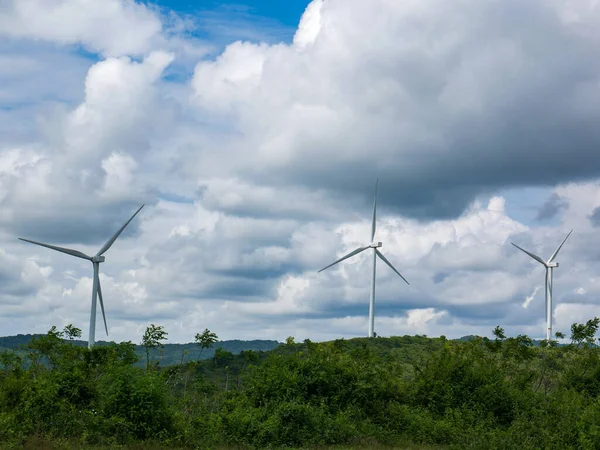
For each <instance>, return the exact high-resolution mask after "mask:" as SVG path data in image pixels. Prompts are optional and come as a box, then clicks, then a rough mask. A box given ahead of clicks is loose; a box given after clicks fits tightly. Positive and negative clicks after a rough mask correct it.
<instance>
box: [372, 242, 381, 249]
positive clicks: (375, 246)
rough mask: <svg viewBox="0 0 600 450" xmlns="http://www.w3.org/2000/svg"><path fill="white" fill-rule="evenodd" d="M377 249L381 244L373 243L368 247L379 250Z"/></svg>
mask: <svg viewBox="0 0 600 450" xmlns="http://www.w3.org/2000/svg"><path fill="white" fill-rule="evenodd" d="M379 247H383V243H381V242H373V243H372V244H371V245H369V248H379Z"/></svg>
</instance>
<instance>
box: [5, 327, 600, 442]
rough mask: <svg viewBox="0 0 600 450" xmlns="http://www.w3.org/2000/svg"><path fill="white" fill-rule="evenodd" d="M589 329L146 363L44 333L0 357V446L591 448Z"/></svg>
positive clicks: (121, 350)
mask: <svg viewBox="0 0 600 450" xmlns="http://www.w3.org/2000/svg"><path fill="white" fill-rule="evenodd" d="M599 324H600V321H599V320H596V319H594V320H592V321H588V322H587V323H586V324H580V325H579V324H574V326H573V327H572V335H571V338H572V343H571V344H569V345H566V346H558V345H557V343H556V342H554V341H551V342H542V344H543V345H541V346H534V345H533V342H532V341H531V339H529V338H528V337H527V336H517V337H515V338H506V337H505V336H504V331H503V330H502V329H501V328H499V327H498V328H497V329H496V330H494V334H495V336H496V338H495V339H494V340H488V339H476V338H475V339H472V340H470V341H466V342H459V341H449V340H446V339H445V338H442V339H428V338H426V337H422V336H417V337H409V336H404V337H394V338H389V339H383V338H377V339H353V340H349V341H345V340H338V341H334V342H329V343H321V344H315V343H313V342H310V341H308V340H307V341H305V342H304V343H300V344H297V343H295V342H294V340H293V339H288V340H287V342H286V344H285V345H282V346H281V347H279V348H277V349H275V350H273V351H272V352H270V353H269V354H268V355H263V354H261V355H259V354H257V353H255V352H243V353H242V354H240V355H233V354H230V353H228V352H222V351H221V352H219V353H218V354H217V357H216V358H213V359H211V360H206V361H197V362H196V361H195V362H191V361H190V362H187V363H185V364H182V365H177V366H171V367H166V368H158V367H156V365H155V364H147V366H148V368H147V369H142V368H140V367H137V366H136V363H137V361H138V358H137V356H136V353H135V346H133V344H131V343H130V342H129V343H121V344H112V345H107V346H98V347H94V348H93V349H92V350H89V349H87V348H85V347H84V346H78V345H74V344H73V343H72V342H71V341H70V340H69V339H64V337H65V336H67V337H68V336H72V333H73V330H74V331H77V329H74V328H71V329H70V330H67V329H65V331H64V332H59V331H57V330H56V328H53V329H51V330H50V331H49V333H48V334H47V335H46V336H42V337H37V338H36V339H34V340H32V341H31V342H30V344H29V345H28V346H27V347H26V348H23V349H22V350H21V351H19V352H5V353H3V354H0V442H2V443H3V444H0V447H1V446H2V445H4V446H11V445H12V446H14V447H20V446H22V444H23V443H24V442H27V441H29V440H32V441H31V442H54V443H58V442H60V443H62V444H61V446H62V447H60V448H70V447H69V446H70V445H73V446H74V448H79V447H78V446H84V447H85V446H90V445H97V446H99V447H101V448H106V447H110V446H116V445H119V444H124V445H128V446H131V445H139V446H140V447H139V448H144V447H149V446H151V445H158V444H160V445H164V446H168V447H169V448H171V447H189V448H219V447H222V446H240V447H250V448H276V447H307V446H308V447H317V446H326V445H333V444H352V445H353V444H357V445H358V444H361V443H363V444H364V445H367V446H376V445H378V444H396V445H406V446H410V445H417V446H419V445H424V446H428V445H429V446H440V447H439V448H457V449H462V448H474V449H479V448H480V449H486V450H487V449H537V448H547V449H569V448H573V449H575V448H578V449H579V448H582V449H600V397H599V394H600V354H599V352H600V350H599V348H598V347H597V346H595V345H594V344H595V341H594V339H595V334H596V332H597V330H598V325H599ZM69 333H71V334H69ZM63 444H64V445H63ZM40 445H41V444H40ZM44 445H46V444H44ZM436 448H438V447H436Z"/></svg>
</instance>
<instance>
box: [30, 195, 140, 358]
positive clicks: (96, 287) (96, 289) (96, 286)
mask: <svg viewBox="0 0 600 450" xmlns="http://www.w3.org/2000/svg"><path fill="white" fill-rule="evenodd" d="M143 207H144V205H142V206H140V207H139V209H138V210H137V211H136V212H135V213H134V214H133V216H131V218H130V219H129V220H128V221H127V222H125V225H123V226H122V227H121V228H119V231H117V232H116V233H115V234H114V235H113V236H112V237H111V238H110V239H109V240H108V241H106V243H105V244H104V245H103V246H102V248H101V249H100V250H99V251H98V253H96V255H94V256H88V255H86V254H85V253H82V252H80V251H77V250H71V249H70V248H64V247H56V246H54V245H48V244H42V243H41V242H36V241H30V240H29V239H23V238H19V239H20V240H22V241H25V242H30V243H32V244H36V245H41V246H42V247H47V248H50V249H52V250H56V251H58V252H62V253H66V254H68V255H72V256H76V257H77V258H83V259H87V260H90V261H91V262H92V264H93V265H94V281H93V285H92V286H93V287H92V311H91V313H90V337H89V340H88V348H92V347H93V346H94V340H95V337H96V298H97V297H100V307H101V308H102V318H103V319H104V329H105V330H106V335H107V336H108V326H107V325H106V314H105V313H104V302H103V301H102V288H101V287H100V277H99V275H98V274H99V271H100V263H101V262H104V260H105V258H104V256H102V255H103V254H104V253H105V252H106V251H107V250H108V249H109V248H110V247H111V245H113V243H114V242H115V241H116V240H117V238H118V237H119V235H120V234H121V233H122V232H123V230H124V229H125V227H126V226H127V225H129V222H131V221H132V220H133V218H134V217H135V216H136V215H137V213H139V212H140V211H141V209H142V208H143Z"/></svg>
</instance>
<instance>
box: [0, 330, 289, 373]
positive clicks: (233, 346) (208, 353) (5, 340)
mask: <svg viewBox="0 0 600 450" xmlns="http://www.w3.org/2000/svg"><path fill="white" fill-rule="evenodd" d="M40 336H41V335H35V334H18V335H16V336H2V337H0V352H2V351H4V350H17V351H18V350H19V349H22V348H23V347H26V346H27V344H28V343H29V342H30V341H31V340H32V339H34V338H39V337H40ZM71 343H72V344H73V345H77V346H81V347H87V345H88V343H87V341H83V340H80V339H73V340H72V341H71ZM279 344H280V342H277V341H275V340H266V339H265V340H262V339H255V340H251V341H242V340H237V339H236V340H228V341H217V342H216V343H215V345H212V346H211V347H210V348H208V349H206V350H204V351H202V350H201V349H200V348H199V347H198V344H197V343H196V342H190V343H186V344H167V343H165V344H164V346H163V347H161V348H159V349H155V350H153V351H152V352H151V353H150V357H151V359H152V360H153V361H158V362H159V364H160V366H162V367H164V366H170V365H174V364H181V363H182V361H183V362H186V361H192V360H197V359H198V357H200V359H211V358H212V357H213V356H214V354H215V351H216V349H217V348H219V347H220V348H222V349H223V350H226V351H228V352H231V353H233V354H239V353H240V352H242V351H244V350H254V351H268V350H272V349H274V348H276V347H277V346H278V345H279ZM96 345H97V346H107V345H112V343H111V342H106V341H98V342H96ZM135 353H136V355H138V356H139V361H138V363H137V365H138V366H140V367H143V366H145V357H146V353H145V348H144V347H143V346H142V345H136V346H135Z"/></svg>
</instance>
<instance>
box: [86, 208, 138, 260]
mask: <svg viewBox="0 0 600 450" xmlns="http://www.w3.org/2000/svg"><path fill="white" fill-rule="evenodd" d="M143 207H144V205H142V206H140V208H139V209H138V210H137V211H136V212H134V213H133V216H131V218H130V219H129V220H128V221H127V222H125V225H123V226H122V227H121V228H119V231H117V232H116V233H115V234H114V235H113V237H111V238H110V239H109V240H108V241H106V244H104V245H103V246H102V248H101V249H100V251H99V252H98V253H97V254H96V256H100V255H102V254H103V253H104V252H106V251H107V250H108V249H109V248H110V246H111V245H113V243H114V242H115V241H116V240H117V238H118V237H119V235H120V234H121V233H122V232H123V230H124V229H125V227H126V226H127V225H129V222H131V221H132V220H133V218H134V217H135V216H136V215H137V213H139V212H140V211H141V210H142V208H143Z"/></svg>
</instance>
